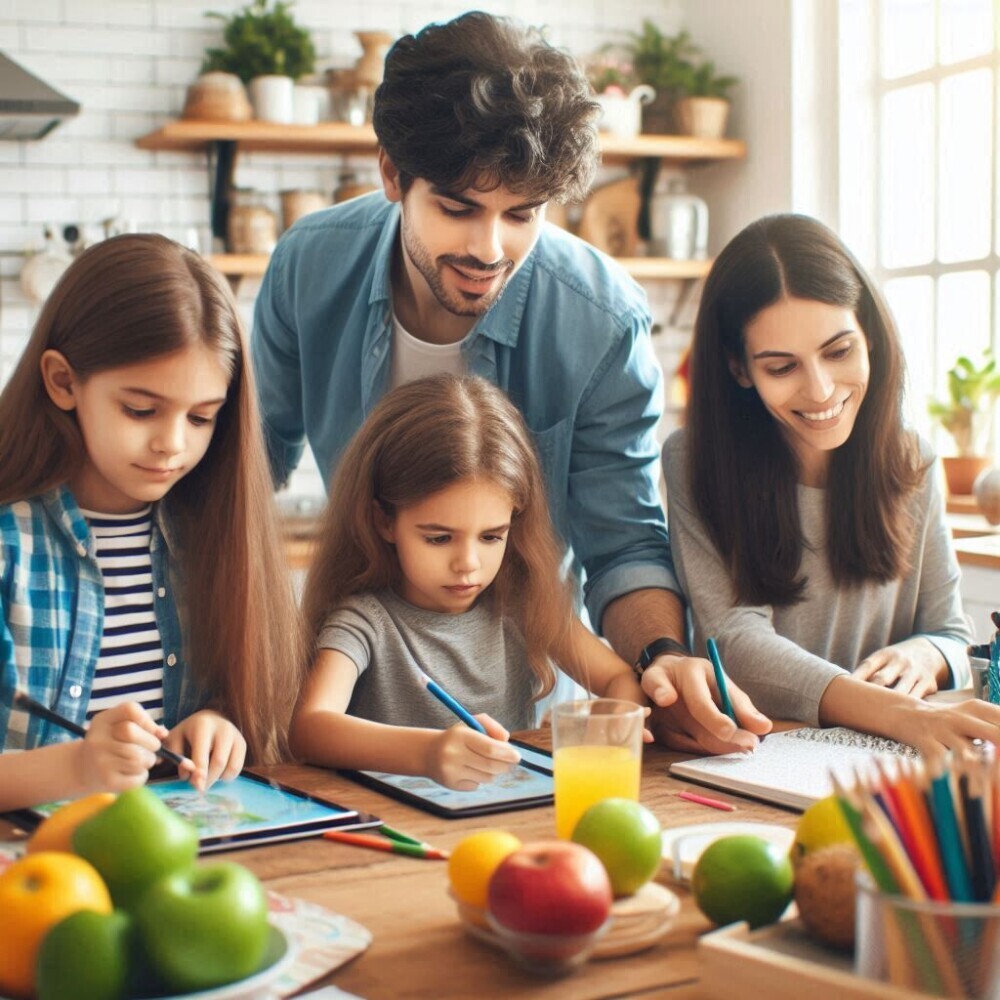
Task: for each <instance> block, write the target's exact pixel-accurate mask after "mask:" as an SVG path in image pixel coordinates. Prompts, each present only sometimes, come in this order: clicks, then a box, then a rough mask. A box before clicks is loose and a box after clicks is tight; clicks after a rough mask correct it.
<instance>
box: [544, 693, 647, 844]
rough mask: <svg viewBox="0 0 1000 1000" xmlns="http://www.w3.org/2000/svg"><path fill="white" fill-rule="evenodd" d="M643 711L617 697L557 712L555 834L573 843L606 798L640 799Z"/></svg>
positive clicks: (568, 704)
mask: <svg viewBox="0 0 1000 1000" xmlns="http://www.w3.org/2000/svg"><path fill="white" fill-rule="evenodd" d="M642 727H643V710H642V707H641V706H639V705H636V704H635V703H634V702H631V701H620V700H618V699H616V698H593V699H590V700H587V701H566V702H563V703H562V704H561V705H556V706H555V709H554V711H553V713H552V748H553V751H554V752H553V769H554V771H555V796H556V834H557V835H558V836H559V837H562V838H563V839H564V840H568V839H569V837H570V835H571V834H572V833H573V828H574V827H575V826H576V824H577V821H578V820H579V819H580V817H581V816H582V815H583V814H584V813H585V812H586V811H587V809H588V808H589V807H590V806H592V805H593V804H594V803H595V802H600V801H601V799H610V798H623V799H633V800H635V801H636V802H638V801H639V776H640V773H641V771H642Z"/></svg>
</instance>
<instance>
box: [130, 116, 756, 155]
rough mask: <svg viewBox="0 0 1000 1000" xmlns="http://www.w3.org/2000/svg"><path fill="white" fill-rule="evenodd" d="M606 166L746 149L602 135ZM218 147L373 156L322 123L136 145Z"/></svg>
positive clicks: (226, 125)
mask: <svg viewBox="0 0 1000 1000" xmlns="http://www.w3.org/2000/svg"><path fill="white" fill-rule="evenodd" d="M600 138H601V151H602V153H603V154H604V158H605V160H629V159H635V158H636V157H657V158H660V159H664V160H673V161H678V162H681V161H684V162H695V163H697V162H705V161H709V160H739V159H743V157H745V156H746V144H745V143H743V142H741V141H740V140H738V139H698V138H695V137H694V136H687V135H637V136H635V137H634V138H631V139H622V138H620V137H618V136H614V135H609V134H607V133H603V132H602V133H601V137H600ZM217 142H235V143H236V144H237V145H238V146H239V148H240V150H241V151H244V152H288V153H330V152H341V153H373V152H374V151H375V149H376V147H377V140H376V138H375V130H374V129H373V128H372V127H371V125H348V124H346V123H344V122H323V123H322V124H321V125H275V124H272V123H271V122H203V121H180V120H178V121H171V122H167V123H166V124H165V125H163V126H162V127H161V128H158V129H157V130H156V131H155V132H150V133H149V135H144V136H142V138H140V139H137V140H136V145H137V146H138V147H139V148H140V149H149V150H159V151H168V152H198V151H200V150H204V149H207V148H208V147H209V146H210V145H212V144H213V143H217Z"/></svg>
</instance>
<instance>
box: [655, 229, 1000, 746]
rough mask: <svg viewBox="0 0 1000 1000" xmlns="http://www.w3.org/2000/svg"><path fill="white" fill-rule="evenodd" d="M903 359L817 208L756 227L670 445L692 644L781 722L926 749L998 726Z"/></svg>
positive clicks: (674, 528)
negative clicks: (974, 670)
mask: <svg viewBox="0 0 1000 1000" xmlns="http://www.w3.org/2000/svg"><path fill="white" fill-rule="evenodd" d="M903 386H904V364H903V356H902V350H901V347H900V344H899V340H898V336H897V334H896V330H895V327H894V325H893V321H892V318H891V316H890V314H889V312H888V309H887V308H886V306H885V305H884V303H883V302H882V299H881V297H880V295H879V293H878V292H877V290H876V289H875V287H874V285H873V283H872V281H871V279H870V278H869V277H868V276H867V275H866V274H865V272H864V270H863V269H862V268H861V266H860V265H859V264H858V262H857V261H856V260H855V259H854V257H853V256H852V255H851V254H850V252H849V251H848V250H847V249H846V248H845V247H844V245H843V244H842V243H841V241H840V240H839V239H838V238H837V237H836V235H835V234H834V233H832V232H831V231H830V230H829V229H827V228H826V227H825V226H823V225H821V224H820V223H818V222H816V221H815V220H813V219H809V218H807V217H804V216H796V215H778V216H770V217H767V218H764V219H761V220H759V221H758V222H755V223H753V224H752V225H750V226H748V227H747V228H746V229H744V230H743V231H742V232H741V233H740V234H739V235H737V236H736V237H735V238H734V239H733V240H732V241H731V242H730V243H729V245H728V246H727V247H726V248H725V249H724V250H723V251H722V253H721V254H720V255H719V257H718V259H717V260H716V262H715V264H714V265H713V267H712V270H711V272H710V274H709V276H708V279H707V281H706V283H705V290H704V294H703V296H702V301H701V306H700V309H699V313H698V319H697V323H696V327H695V335H694V343H693V347H692V357H691V395H690V402H689V404H688V414H687V426H686V428H685V429H683V430H681V431H678V432H676V433H675V434H674V435H672V436H671V438H670V439H669V440H668V441H667V443H666V445H665V447H664V451H663V461H664V471H665V477H666V485H667V499H668V508H669V523H670V538H671V544H672V548H673V552H674V557H675V562H676V565H677V570H678V574H679V578H680V580H681V583H682V585H683V587H684V589H685V592H686V594H687V596H688V600H689V602H690V609H691V614H692V618H693V624H694V631H695V641H696V644H697V645H698V648H703V646H704V643H705V640H706V638H708V637H709V636H714V637H715V638H716V640H717V642H718V645H719V648H720V650H721V652H722V656H723V659H724V662H725V666H726V669H727V671H728V672H729V673H731V674H732V675H733V677H734V678H735V679H736V680H737V682H738V683H739V684H740V685H741V686H742V687H743V689H744V690H745V691H746V692H747V693H748V694H749V695H750V697H751V698H752V699H753V700H754V702H755V703H756V704H757V706H758V707H759V708H760V709H761V710H762V711H764V712H765V713H767V714H768V715H770V716H772V717H776V718H785V719H798V720H802V721H805V722H809V723H811V724H814V725H815V724H817V723H819V724H823V725H843V726H849V727H851V728H854V729H858V730H863V731H866V732H871V733H875V734H878V735H882V736H889V737H892V738H895V739H898V740H901V741H903V742H906V743H909V744H911V745H914V746H917V747H920V748H921V749H924V750H934V749H936V750H940V749H941V748H942V747H954V748H965V747H968V746H969V741H971V740H973V739H975V738H984V739H991V740H993V741H996V739H997V737H998V736H1000V731H998V728H997V727H998V725H1000V709H996V708H994V707H992V706H989V705H986V704H985V703H984V702H981V701H968V702H965V703H964V704H962V705H940V704H932V703H928V702H926V701H924V700H923V698H924V696H926V695H928V694H930V693H932V692H933V691H936V690H937V689H938V688H940V687H951V686H955V687H962V686H966V685H967V684H968V683H969V681H970V673H969V665H968V660H967V657H966V649H965V647H966V644H967V643H968V642H970V641H971V633H970V630H969V625H968V623H967V620H966V618H965V616H964V614H963V613H962V607H961V601H960V598H959V592H958V581H959V572H958V565H957V562H956V559H955V555H954V552H953V550H952V547H951V543H950V539H949V535H948V529H947V526H946V524H945V521H944V505H943V501H942V496H941V493H940V489H939V486H938V477H937V475H936V471H935V469H934V466H933V456H932V455H931V454H930V452H929V450H928V449H927V447H926V446H925V445H923V444H922V443H921V442H920V441H919V439H918V438H917V437H916V436H915V435H914V434H913V433H912V432H911V431H909V430H908V429H907V428H906V427H905V426H904V423H903V416H902V401H903Z"/></svg>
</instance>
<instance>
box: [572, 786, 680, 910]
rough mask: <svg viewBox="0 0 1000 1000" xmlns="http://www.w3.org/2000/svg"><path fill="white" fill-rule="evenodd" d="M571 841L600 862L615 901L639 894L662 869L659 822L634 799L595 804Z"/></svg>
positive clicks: (661, 840) (576, 828) (578, 826)
mask: <svg viewBox="0 0 1000 1000" xmlns="http://www.w3.org/2000/svg"><path fill="white" fill-rule="evenodd" d="M572 839H573V840H574V841H576V843H578V844H582V845H583V846H584V847H589V848H590V849H591V850H592V851H593V852H594V853H595V854H596V855H597V856H598V857H599V858H600V859H601V864H603V865H604V867H605V869H606V870H607V873H608V877H609V878H610V879H611V891H612V892H613V893H614V894H615V896H616V897H617V896H630V895H632V893H633V892H637V891H638V890H639V889H641V888H642V887H643V886H644V885H645V884H646V883H647V882H648V881H649V880H650V879H651V878H652V877H653V876H654V875H655V874H656V873H657V871H658V870H659V868H660V858H661V855H662V849H663V837H662V835H661V832H660V823H659V820H657V818H656V817H655V816H654V815H653V814H652V813H651V812H650V811H649V810H648V809H647V808H646V807H645V806H643V805H640V804H639V803H638V802H633V801H632V800H631V799H602V800H601V801H600V802H595V803H594V805H592V806H591V807H590V808H589V809H588V810H587V811H586V812H585V813H584V814H583V815H582V816H581V817H580V819H579V822H578V823H577V824H576V826H575V827H574V829H573V837H572Z"/></svg>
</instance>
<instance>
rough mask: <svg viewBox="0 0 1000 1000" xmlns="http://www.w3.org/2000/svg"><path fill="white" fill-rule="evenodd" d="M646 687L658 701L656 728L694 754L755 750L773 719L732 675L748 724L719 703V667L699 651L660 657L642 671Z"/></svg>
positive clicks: (668, 742) (737, 704)
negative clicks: (763, 713)
mask: <svg viewBox="0 0 1000 1000" xmlns="http://www.w3.org/2000/svg"><path fill="white" fill-rule="evenodd" d="M642 689H643V691H644V692H645V693H646V694H647V695H648V696H649V699H650V701H652V702H653V705H654V706H655V707H654V709H653V719H652V729H653V733H654V735H655V737H656V739H657V740H658V741H659V742H660V743H662V744H664V746H668V747H672V748H673V749H675V750H686V751H689V752H692V753H704V752H705V751H708V752H709V753H733V752H734V751H739V750H753V749H755V748H756V746H757V743H758V742H759V741H758V739H757V737H758V736H763V735H764V734H765V733H769V732H770V731H771V720H770V719H768V718H767V716H765V715H761V713H760V712H758V711H757V709H756V708H754V706H753V702H752V701H750V699H749V698H748V697H747V696H746V695H745V694H744V693H743V692H742V691H741V690H740V688H739V687H737V686H736V685H735V684H734V683H733V682H732V681H731V680H730V681H728V683H727V685H726V689H727V691H728V692H729V700H730V701H731V702H732V705H733V711H734V713H735V714H736V718H737V719H739V721H740V723H741V724H742V726H743V728H742V729H741V728H739V727H737V725H736V724H735V723H734V722H733V720H732V719H730V718H729V717H728V716H727V715H725V714H724V713H723V712H722V711H721V710H720V709H719V707H718V703H717V699H718V697H719V693H718V688H717V687H716V684H715V672H714V671H713V669H712V664H711V663H709V662H708V660H703V659H701V658H699V657H697V656H660V657H657V659H655V660H654V661H653V662H652V663H651V664H650V665H649V667H647V668H646V670H645V671H644V672H643V675H642Z"/></svg>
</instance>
